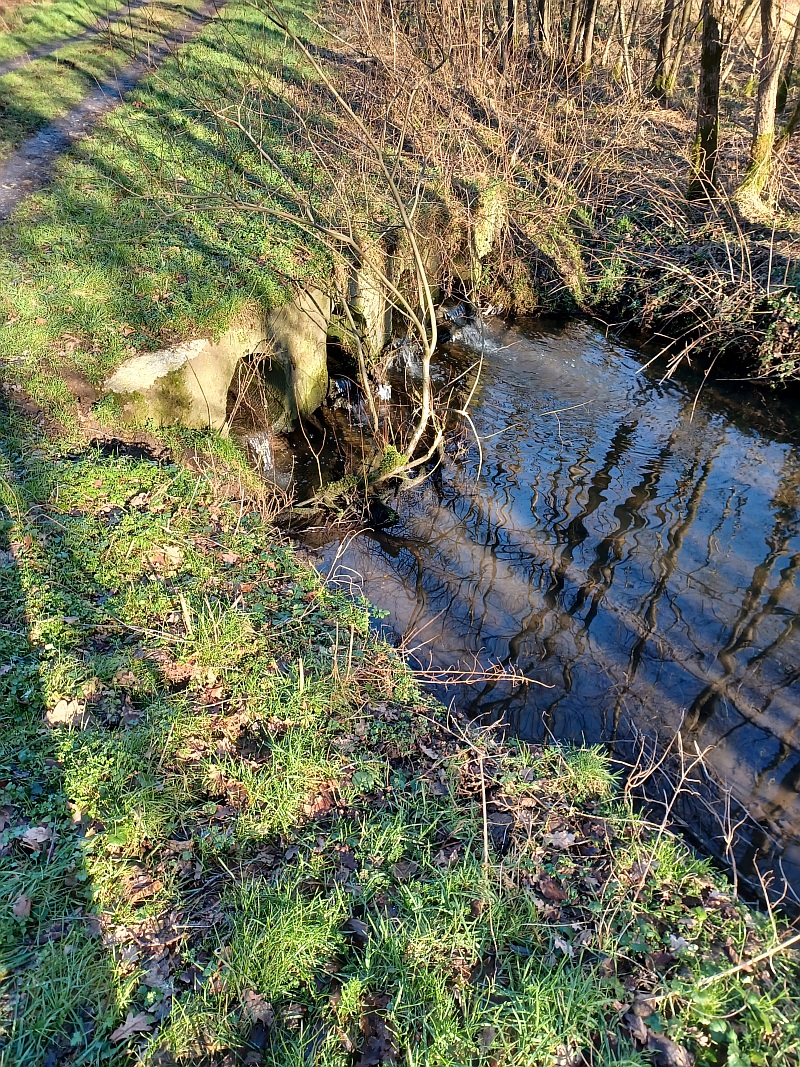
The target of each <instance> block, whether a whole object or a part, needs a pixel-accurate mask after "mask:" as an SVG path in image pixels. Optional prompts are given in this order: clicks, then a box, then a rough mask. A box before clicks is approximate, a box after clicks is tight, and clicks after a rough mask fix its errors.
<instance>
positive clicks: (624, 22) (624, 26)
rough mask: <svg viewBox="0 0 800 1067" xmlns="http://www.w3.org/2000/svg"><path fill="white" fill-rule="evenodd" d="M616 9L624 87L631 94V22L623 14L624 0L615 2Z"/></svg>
mask: <svg viewBox="0 0 800 1067" xmlns="http://www.w3.org/2000/svg"><path fill="white" fill-rule="evenodd" d="M617 8H618V11H619V40H620V45H621V48H622V70H623V73H624V77H625V87H626V89H627V90H628V92H629V93H632V92H633V64H632V63H631V52H630V48H629V47H628V45H629V42H630V39H631V29H632V26H633V21H631V22H628V17H627V15H626V14H625V0H617Z"/></svg>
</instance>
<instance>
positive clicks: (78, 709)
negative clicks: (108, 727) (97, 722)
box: [44, 697, 92, 730]
mask: <svg viewBox="0 0 800 1067" xmlns="http://www.w3.org/2000/svg"><path fill="white" fill-rule="evenodd" d="M44 718H45V722H46V723H47V725H48V726H67V727H69V728H70V729H73V730H83V729H84V728H85V727H86V726H88V725H89V723H90V722H91V718H92V716H91V713H90V712H89V711H87V709H86V705H85V704H83V703H82V702H81V701H79V700H65V699H64V698H63V697H62V699H61V700H58V701H56V704H55V706H54V707H52V708H48V710H47V711H46V712H45V713H44Z"/></svg>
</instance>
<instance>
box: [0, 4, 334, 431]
mask: <svg viewBox="0 0 800 1067" xmlns="http://www.w3.org/2000/svg"><path fill="white" fill-rule="evenodd" d="M304 10H305V8H304V7H303V5H302V4H298V3H295V2H294V0H292V2H287V4H286V5H285V13H286V15H287V17H290V18H293V19H295V20H302V18H303V12H304ZM253 70H260V71H262V72H272V71H276V70H278V71H281V72H282V76H283V77H284V78H285V79H286V82H287V84H291V83H292V82H293V81H295V80H299V79H300V78H301V69H300V64H299V59H298V56H297V55H296V54H295V53H294V52H293V50H292V49H291V48H289V47H288V46H287V44H286V40H285V38H284V36H283V35H282V34H280V33H278V32H276V31H275V30H274V28H272V29H271V28H270V27H269V26H268V25H267V23H266V22H265V20H264V17H263V14H262V13H261V12H259V11H258V10H257V9H254V8H252V7H250V6H248V5H247V4H246V3H238V2H236V0H234V2H233V3H231V4H229V5H227V7H226V8H225V9H224V11H222V12H221V13H220V14H219V15H218V17H217V18H216V19H215V20H214V21H213V22H212V23H211V24H210V25H209V26H208V27H207V28H206V29H205V30H204V31H203V32H202V33H201V34H199V35H198V37H197V38H195V39H194V40H193V41H192V42H190V43H189V44H187V45H186V46H185V47H183V48H182V49H181V50H180V51H179V52H178V53H177V54H176V55H175V56H173V57H172V58H171V59H169V60H168V61H167V62H166V63H165V64H163V66H162V67H160V68H159V70H158V71H157V72H155V73H153V74H152V75H150V76H149V77H148V78H146V79H145V80H144V81H143V82H142V83H141V84H140V86H139V88H138V89H137V91H136V92H135V93H133V94H132V95H131V98H130V101H129V102H128V103H126V104H125V105H124V106H122V107H120V108H119V109H117V110H116V111H115V112H114V113H113V114H112V115H111V116H109V117H108V119H107V120H105V122H104V123H103V125H102V127H101V128H100V129H98V131H97V132H96V133H95V134H94V135H93V136H91V137H89V138H87V139H86V140H85V141H83V142H81V143H80V145H79V146H77V147H76V148H75V150H74V151H73V152H71V153H70V154H68V155H67V156H65V157H64V158H63V159H62V160H61V161H60V163H59V166H58V168H57V170H56V174H55V177H54V181H53V182H52V184H51V185H50V186H49V188H48V189H47V190H46V191H44V192H42V193H41V194H38V195H36V196H33V197H31V198H29V199H28V200H26V201H25V202H24V203H23V205H22V206H21V207H20V208H19V209H18V211H17V212H16V213H15V215H14V217H13V218H12V219H11V220H10V221H9V222H8V223H7V224H5V225H2V226H0V277H2V284H1V287H0V302H1V306H2V310H3V313H4V315H5V323H4V324H3V328H2V329H0V359H2V360H3V361H4V364H5V369H6V374H7V376H9V377H13V378H14V379H15V380H16V381H17V382H19V383H21V384H23V385H24V386H25V387H26V389H27V390H28V392H29V393H30V394H31V395H32V396H33V397H35V398H36V400H37V401H39V402H40V403H42V404H44V405H45V406H46V407H47V408H48V410H50V411H53V412H56V411H57V412H58V413H59V415H60V417H62V418H63V419H65V420H69V419H73V418H74V413H75V411H76V409H77V405H76V401H75V397H74V395H73V393H72V392H71V391H70V389H69V388H68V386H66V385H65V381H66V382H68V381H70V379H72V378H73V377H74V376H75V375H77V376H78V377H79V378H81V379H83V380H86V379H88V380H89V381H90V382H92V383H94V384H98V383H99V382H101V381H102V380H103V379H104V377H105V376H106V375H107V374H108V373H109V372H110V371H111V370H112V369H113V368H114V367H115V366H117V365H118V364H119V363H120V362H121V361H122V360H123V359H125V358H126V357H127V356H129V355H131V354H132V353H134V352H137V351H147V350H152V349H157V348H159V347H160V346H163V345H165V344H169V343H170V342H173V341H176V340H183V339H185V338H186V337H191V336H197V335H198V334H200V335H202V334H205V335H208V334H214V333H220V332H222V331H223V330H224V329H225V327H226V326H227V325H228V324H229V322H230V321H231V319H232V318H233V317H234V316H235V315H236V314H237V312H238V311H240V310H241V309H242V308H243V306H244V305H245V304H246V303H248V302H254V303H257V304H260V305H261V306H263V307H267V308H269V307H273V306H275V305H276V304H280V303H281V302H283V301H284V300H285V299H286V296H287V291H288V286H289V284H290V282H295V283H297V282H300V283H302V281H303V279H305V278H308V277H312V278H313V277H315V276H317V275H318V274H319V272H320V269H321V266H320V259H319V257H315V253H314V250H313V247H311V246H310V245H309V242H308V240H307V239H306V238H304V237H303V235H302V234H300V233H299V232H297V231H294V230H292V229H291V228H289V227H287V226H285V225H278V224H275V223H273V222H269V221H266V220H264V219H263V218H262V217H261V216H259V215H257V214H253V213H252V212H251V211H249V210H247V209H246V208H245V209H242V210H239V209H237V208H236V206H235V205H233V206H226V205H224V204H223V205H216V206H214V207H213V208H209V209H207V210H203V208H202V205H199V206H197V207H195V206H192V205H190V206H189V208H188V209H185V208H183V207H180V206H179V207H178V210H176V204H175V190H176V189H180V188H187V189H197V190H204V189H207V188H208V187H209V186H210V185H211V184H213V183H215V182H216V181H221V182H223V184H224V183H229V184H230V185H232V186H234V187H237V188H238V187H240V186H241V183H242V182H243V176H246V177H247V179H248V181H250V182H253V183H257V184H260V185H261V186H262V187H267V188H268V187H270V186H271V185H274V184H275V176H274V173H273V172H272V170H271V168H270V167H269V166H268V165H267V164H266V163H265V162H264V161H263V160H260V159H259V158H258V157H257V155H256V154H255V153H254V152H252V151H250V152H248V151H247V146H246V145H245V144H243V143H239V144H236V145H228V146H223V147H221V146H220V145H219V143H218V142H217V140H216V139H215V137H214V134H213V127H214V122H213V119H211V118H210V117H209V115H208V113H207V112H206V110H205V108H204V102H205V101H207V100H210V99H211V100H215V101H216V102H217V103H218V104H219V105H220V106H224V105H226V104H227V105H230V106H235V105H236V102H237V100H239V98H240V92H241V86H242V83H243V82H246V81H247V79H248V78H249V77H250V72H251V71H253ZM267 134H268V131H267V132H266V133H265V143H269V145H270V147H271V148H273V149H274V151H275V153H276V158H277V159H279V160H281V161H283V162H285V163H286V164H287V166H291V167H294V168H297V169H299V171H300V172H303V173H304V174H305V177H306V179H307V181H308V182H309V184H313V182H314V181H315V180H316V176H315V171H314V168H313V167H312V166H310V164H309V160H308V158H306V157H304V155H303V152H302V150H301V149H300V148H298V146H297V145H296V144H295V143H293V142H292V141H291V140H290V139H286V138H284V136H283V132H282V130H281V129H280V126H279V125H278V126H276V129H275V130H274V131H273V132H272V133H271V134H269V141H267V140H266V137H267ZM245 184H246V183H245ZM43 354H44V355H45V359H44V360H43V359H42V355H43Z"/></svg>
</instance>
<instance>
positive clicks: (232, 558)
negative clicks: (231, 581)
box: [219, 552, 239, 566]
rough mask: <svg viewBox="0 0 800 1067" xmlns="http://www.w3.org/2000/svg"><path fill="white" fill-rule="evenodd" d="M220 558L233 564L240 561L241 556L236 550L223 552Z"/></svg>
mask: <svg viewBox="0 0 800 1067" xmlns="http://www.w3.org/2000/svg"><path fill="white" fill-rule="evenodd" d="M219 558H220V559H221V560H222V562H223V563H229V564H231V566H232V565H233V564H234V563H238V562H239V557H238V555H237V554H236V553H235V552H223V553H222V554H221V556H220V557H219Z"/></svg>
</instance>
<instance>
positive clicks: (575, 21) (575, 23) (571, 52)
mask: <svg viewBox="0 0 800 1067" xmlns="http://www.w3.org/2000/svg"><path fill="white" fill-rule="evenodd" d="M583 3H584V0H572V10H571V11H570V14H569V34H568V37H567V48H566V52H565V53H564V61H565V62H566V63H567V65H569V64H570V63H572V61H573V59H574V58H575V45H576V44H577V41H578V27H579V26H580V21H581V13H582V11H583Z"/></svg>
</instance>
